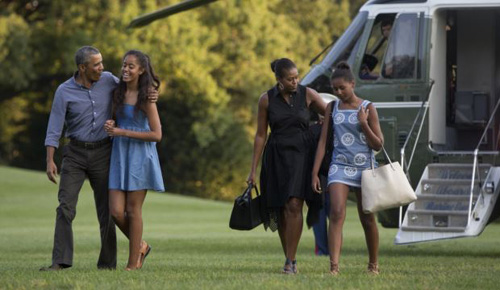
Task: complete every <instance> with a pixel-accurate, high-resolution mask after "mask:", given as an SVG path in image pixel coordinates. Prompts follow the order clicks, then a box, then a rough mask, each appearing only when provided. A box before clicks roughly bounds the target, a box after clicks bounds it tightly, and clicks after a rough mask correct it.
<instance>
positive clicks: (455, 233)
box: [394, 163, 500, 244]
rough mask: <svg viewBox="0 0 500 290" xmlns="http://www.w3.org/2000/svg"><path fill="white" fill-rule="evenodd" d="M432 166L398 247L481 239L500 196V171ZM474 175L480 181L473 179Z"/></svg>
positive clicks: (398, 238)
mask: <svg viewBox="0 0 500 290" xmlns="http://www.w3.org/2000/svg"><path fill="white" fill-rule="evenodd" d="M476 169H477V171H476V172H474V168H473V165H472V164H455V163H450V164H443V163H436V164H429V165H428V166H427V168H426V169H425V171H424V173H423V175H422V178H421V179H420V182H419V184H418V186H417V189H416V191H415V193H416V195H417V200H416V201H415V202H414V203H412V204H410V205H409V206H408V208H407V210H406V214H405V217H404V219H403V222H402V224H401V226H400V228H399V231H398V234H397V235H396V238H395V241H394V243H395V244H408V243H417V242H424V241H431V240H441V239H451V238H459V237H473V236H478V235H479V234H481V232H482V231H483V230H484V228H485V227H486V225H487V223H488V221H489V218H490V216H491V214H492V212H493V209H494V207H495V204H496V202H497V200H498V195H499V192H500V187H499V186H498V185H499V182H500V167H492V166H491V165H489V164H481V165H479V166H477V167H476ZM473 174H475V175H476V176H477V178H472V176H473Z"/></svg>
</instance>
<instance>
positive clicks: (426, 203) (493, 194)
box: [394, 81, 500, 245]
mask: <svg viewBox="0 0 500 290" xmlns="http://www.w3.org/2000/svg"><path fill="white" fill-rule="evenodd" d="M433 85H434V82H433V81H431V85H430V88H429V94H428V96H427V99H426V100H425V101H423V102H422V106H421V108H420V111H419V112H418V114H417V116H416V118H415V120H414V122H413V125H412V127H411V129H410V132H409V134H408V136H407V138H406V140H405V143H404V145H403V147H402V148H401V151H400V153H401V165H402V166H403V169H405V170H406V172H407V174H408V172H409V169H410V166H411V163H412V160H413V157H414V153H415V149H416V146H417V143H418V140H419V138H420V135H421V132H422V128H423V125H424V122H425V120H426V114H427V110H428V107H429V105H428V104H429V102H428V100H429V96H430V92H431V90H432V87H433ZM499 108H500V99H499V100H498V101H497V103H496V106H495V108H494V109H493V111H492V114H491V115H490V118H489V121H488V122H487V125H486V126H485V129H484V132H483V134H482V136H481V138H480V139H479V142H478V143H477V146H476V147H475V149H474V150H473V151H455V152H452V151H447V152H437V151H435V150H434V149H433V148H432V143H430V144H429V150H430V151H433V152H434V154H435V156H443V155H444V156H455V157H456V156H459V158H458V160H470V157H471V156H472V157H473V162H472V163H430V164H428V165H427V166H426V168H425V170H424V172H423V174H422V176H421V178H420V181H419V183H418V185H417V188H416V190H415V193H416V195H417V200H416V201H415V202H413V203H411V204H410V205H408V207H407V209H406V213H405V215H404V218H403V216H402V213H403V209H402V208H400V218H399V231H398V233H397V235H396V238H395V240H394V243H395V244H397V245H401V244H409V243H418V242H424V241H433V240H442V239H451V238H461V237H474V236H478V235H480V234H481V233H482V231H483V230H484V228H485V227H486V225H487V224H488V223H489V222H490V221H491V220H492V219H493V218H495V217H496V216H498V211H500V206H499V205H498V204H497V203H499V204H500V199H499V197H498V196H499V194H500V166H498V165H495V166H493V165H491V164H486V163H481V160H483V157H488V156H489V157H491V156H498V155H499V153H500V152H499V151H479V148H480V145H481V142H482V141H483V140H484V139H485V136H486V132H487V130H488V128H490V127H491V125H492V122H493V120H494V118H495V114H496V112H497V110H498V109H499ZM417 123H420V126H418V130H415V129H416V128H417ZM410 139H414V144H413V149H412V150H411V151H410V152H411V153H410V154H409V155H410V156H409V158H408V160H407V158H406V147H407V145H408V144H409V141H410ZM460 156H469V157H468V158H460ZM495 164H496V162H495Z"/></svg>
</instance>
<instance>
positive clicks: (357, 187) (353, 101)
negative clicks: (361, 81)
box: [312, 62, 384, 275]
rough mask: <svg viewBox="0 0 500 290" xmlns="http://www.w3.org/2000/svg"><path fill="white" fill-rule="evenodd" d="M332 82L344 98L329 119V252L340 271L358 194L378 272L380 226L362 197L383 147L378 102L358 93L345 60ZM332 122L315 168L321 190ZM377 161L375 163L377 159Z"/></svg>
mask: <svg viewBox="0 0 500 290" xmlns="http://www.w3.org/2000/svg"><path fill="white" fill-rule="evenodd" d="M331 84H332V87H333V90H334V93H335V95H336V96H337V97H338V98H339V100H338V101H336V102H335V103H334V105H332V106H330V105H329V106H328V107H327V109H326V114H325V121H324V124H328V122H332V129H333V130H334V135H333V137H334V138H333V144H334V151H333V154H332V160H331V162H330V169H329V172H328V192H329V195H330V204H331V205H330V226H329V233H328V235H329V237H328V240H329V246H328V247H329V251H330V273H331V274H333V275H337V274H338V273H339V258H340V250H341V247H342V227H343V225H344V220H345V213H346V202H347V195H348V193H349V191H350V190H352V191H354V192H355V193H356V198H357V205H358V215H359V218H360V220H361V224H362V225H363V230H364V232H365V238H366V244H367V247H368V254H369V262H368V272H369V273H373V274H378V262H377V261H378V243H379V237H378V229H377V224H376V221H375V216H374V214H365V213H363V209H362V201H361V172H362V171H363V170H364V169H366V168H369V167H371V164H370V162H372V161H371V160H374V159H373V150H380V149H381V148H382V144H383V142H384V137H383V135H382V131H381V130H380V124H379V120H378V114H377V110H376V109H375V107H374V106H373V104H372V103H371V102H369V101H367V100H363V99H361V98H359V97H358V96H356V94H355V93H354V86H355V83H354V75H353V73H352V72H351V69H350V67H349V65H348V64H347V63H345V62H341V63H339V64H338V66H337V68H336V70H335V71H334V72H333V74H332V78H331ZM327 131H328V126H325V125H324V126H323V128H322V132H321V137H320V140H319V143H318V149H317V151H316V158H315V161H314V167H313V172H312V187H313V190H315V191H316V192H318V193H321V186H320V181H319V177H318V171H319V168H320V164H321V161H322V160H323V156H324V153H325V143H326V139H327V133H328V132H327ZM375 166H376V164H375Z"/></svg>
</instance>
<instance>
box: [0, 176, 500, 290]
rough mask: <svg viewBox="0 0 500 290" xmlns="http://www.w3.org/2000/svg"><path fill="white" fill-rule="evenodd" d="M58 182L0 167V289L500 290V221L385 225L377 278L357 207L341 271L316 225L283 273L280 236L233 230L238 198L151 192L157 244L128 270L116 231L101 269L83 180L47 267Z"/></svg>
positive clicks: (149, 212)
mask: <svg viewBox="0 0 500 290" xmlns="http://www.w3.org/2000/svg"><path fill="white" fill-rule="evenodd" d="M56 206H57V187H56V186H55V185H53V184H51V183H50V182H49V181H48V180H47V178H46V176H45V174H44V173H43V172H34V171H26V170H19V169H13V168H7V167H0V289H31V288H37V289H38V288H41V289H44V288H45V289H54V288H64V289H75V288H76V289H88V288H99V289H108V288H111V289H152V288H156V289H287V288H288V289H292V288H293V289H296V288H297V289H310V288H312V289H328V288H331V289H332V288H337V289H405V288H407V289H498V287H499V286H498V284H499V282H500V278H499V273H500V224H498V223H496V224H493V225H490V226H489V227H487V228H486V230H485V231H484V233H483V234H482V235H481V236H480V237H478V238H468V239H457V240H449V241H441V242H433V243H426V244H417V245H411V246H394V245H393V239H394V236H395V234H396V230H394V229H384V228H381V227H380V268H381V274H380V275H379V276H376V277H374V276H369V275H367V274H366V273H365V268H366V262H367V254H366V247H365V244H364V237H363V233H362V229H361V225H360V224H359V221H358V218H357V214H356V210H355V208H354V206H353V204H350V205H349V208H348V216H347V220H346V224H345V226H344V249H343V253H342V258H341V274H340V275H339V276H338V277H332V276H330V275H329V274H328V267H329V263H328V258H327V257H315V256H314V254H313V248H314V239H313V235H312V231H311V230H304V234H303V237H302V240H301V243H300V245H299V253H298V264H299V270H300V273H299V275H296V276H285V275H282V274H280V269H281V267H282V264H283V261H284V258H283V254H282V252H281V246H280V244H279V238H278V236H277V233H272V232H265V231H264V230H263V229H262V228H259V229H256V230H254V231H250V232H239V231H233V230H230V229H229V227H228V219H229V214H230V211H231V207H232V205H231V204H230V203H226V202H215V201H207V200H201V199H196V198H189V197H182V196H179V195H174V194H159V193H151V194H150V195H149V196H148V197H147V199H146V202H145V206H144V225H145V227H144V238H145V239H146V240H147V241H148V242H150V243H151V245H152V246H153V251H152V252H151V255H150V256H149V257H148V259H147V261H146V263H145V265H144V268H143V269H142V270H140V271H135V272H125V271H124V270H123V268H124V267H125V264H126V259H127V255H128V254H127V251H128V246H127V240H126V239H125V238H124V237H123V235H121V233H120V234H119V238H118V248H119V252H118V255H119V256H118V259H119V261H118V270H116V271H98V270H97V269H96V261H97V256H98V251H99V234H98V225H97V219H96V214H95V209H94V206H93V198H92V194H91V191H90V187H89V185H88V184H85V186H84V188H83V190H82V192H81V194H80V201H79V204H78V209H77V216H76V220H75V222H74V238H75V257H74V266H73V268H70V269H68V270H64V271H60V272H56V273H55V272H50V273H47V272H39V271H38V268H40V267H41V266H44V265H48V264H50V258H51V250H52V242H53V234H54V232H53V231H54V219H55V208H56Z"/></svg>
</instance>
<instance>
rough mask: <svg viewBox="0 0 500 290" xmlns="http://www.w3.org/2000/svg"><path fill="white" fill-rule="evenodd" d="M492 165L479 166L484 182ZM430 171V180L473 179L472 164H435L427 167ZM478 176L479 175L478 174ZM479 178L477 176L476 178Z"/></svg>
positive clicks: (481, 178) (480, 175) (480, 176)
mask: <svg viewBox="0 0 500 290" xmlns="http://www.w3.org/2000/svg"><path fill="white" fill-rule="evenodd" d="M490 167H491V165H490V164H481V165H480V166H479V178H480V180H484V179H485V178H486V175H488V171H489V169H490ZM427 168H428V170H429V176H428V178H429V179H469V180H470V179H471V178H472V165H471V164H443V163H434V164H429V165H428V166H427ZM476 174H477V173H476ZM476 177H477V176H476Z"/></svg>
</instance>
